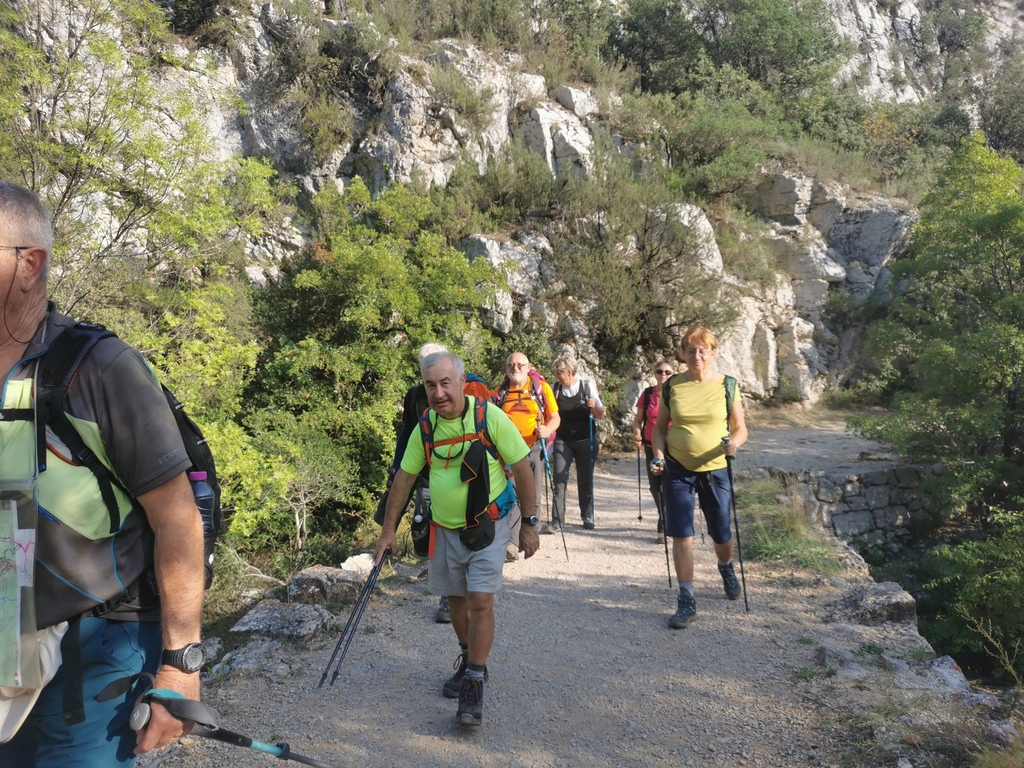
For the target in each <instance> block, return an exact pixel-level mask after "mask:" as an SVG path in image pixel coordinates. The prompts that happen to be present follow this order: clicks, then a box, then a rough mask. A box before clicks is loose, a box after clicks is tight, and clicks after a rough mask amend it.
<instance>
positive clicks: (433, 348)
mask: <svg viewBox="0 0 1024 768" xmlns="http://www.w3.org/2000/svg"><path fill="white" fill-rule="evenodd" d="M447 351H448V347H446V346H445V345H444V344H438V343H437V342H436V341H428V342H427V343H426V344H424V345H423V346H422V347H420V351H419V354H418V355H417V356H418V357H419V359H420V360H423V359H425V358H426V357H428V356H430V355H433V354H436V353H437V352H447Z"/></svg>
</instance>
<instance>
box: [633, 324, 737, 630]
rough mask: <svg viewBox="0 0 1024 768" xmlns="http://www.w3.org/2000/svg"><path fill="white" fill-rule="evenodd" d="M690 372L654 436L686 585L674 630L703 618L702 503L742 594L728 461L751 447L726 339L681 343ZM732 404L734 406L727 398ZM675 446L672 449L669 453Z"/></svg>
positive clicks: (674, 387)
mask: <svg viewBox="0 0 1024 768" xmlns="http://www.w3.org/2000/svg"><path fill="white" fill-rule="evenodd" d="M680 352H681V355H680V356H681V357H682V358H683V362H685V363H686V370H685V371H683V372H682V373H677V374H676V375H675V376H673V377H672V378H670V379H669V380H668V381H666V382H665V384H664V385H663V387H662V392H661V402H660V403H659V405H658V421H657V423H656V424H655V427H654V434H653V435H652V436H651V438H652V439H651V443H652V449H653V453H654V458H653V459H651V472H652V473H653V474H655V475H662V500H663V503H664V508H665V535H666V536H670V537H672V559H673V560H674V562H675V568H676V579H677V580H678V581H679V598H678V604H677V610H676V612H675V614H674V615H673V616H672V618H671V619H669V626H670V627H672V628H673V629H681V628H682V627H685V626H686V625H687V624H688V623H689V621H690V619H691V618H692V617H693V616H694V615H695V614H696V613H697V603H696V601H695V600H694V598H693V531H694V528H693V516H694V515H693V513H694V508H695V502H696V500H697V499H700V507H701V510H703V512H704V519H705V520H707V524H708V533H709V534H710V535H711V540H712V541H713V542H714V544H715V554H716V555H718V571H719V573H721V575H722V582H723V584H724V586H725V594H726V597H728V598H729V599H730V600H736V599H737V598H739V596H740V594H741V588H740V584H739V581H738V580H737V579H736V572H735V570H734V568H733V564H732V533H731V530H730V501H731V497H732V488H731V487H730V485H729V471H728V463H727V461H726V457H727V456H728V457H730V458H732V457H734V456H735V455H736V451H737V450H738V449H739V447H740V446H741V445H743V444H744V443H745V442H747V425H746V423H745V422H744V420H743V404H742V402H741V401H740V398H739V397H736V396H735V395H731V396H730V395H727V393H728V392H729V390H730V389H732V390H733V392H735V380H734V379H732V378H731V377H728V376H723V375H722V374H721V373H719V372H718V370H717V369H716V368H715V364H714V363H715V356H716V355H717V354H718V341H717V339H715V335H714V334H713V333H712V332H711V331H709V330H708V329H707V328H701V327H699V326H698V327H694V328H691V329H690V330H688V331H687V332H686V335H684V336H683V340H682V342H681V344H680ZM729 400H731V406H727V401H729ZM666 446H667V451H666Z"/></svg>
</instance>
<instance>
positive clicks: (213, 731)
mask: <svg viewBox="0 0 1024 768" xmlns="http://www.w3.org/2000/svg"><path fill="white" fill-rule="evenodd" d="M151 701H156V702H158V703H159V704H161V705H163V706H164V707H166V709H167V711H168V712H170V713H171V714H172V715H173V716H174V717H176V718H178V719H179V720H191V721H192V722H194V723H195V725H194V726H193V727H192V735H193V736H202V737H203V738H204V739H213V740H214V741H223V742H224V743H225V744H233V745H234V746H236V747H245V748H246V749H252V750H255V751H257V752H262V753H264V754H266V755H272V756H273V757H276V758H278V759H279V760H291V761H293V762H296V763H302V764H303V765H312V766H314V767H315V768H334V766H332V765H331V764H330V763H323V762H321V761H319V760H314V759H313V758H311V757H306V756H305V755H300V754H298V753H297V752H292V750H291V748H290V747H289V746H288V745H287V744H285V743H280V744H267V743H266V742H264V741H257V740H256V739H252V738H249V737H248V736H243V735H242V734H240V733H235V732H234V731H228V730H225V729H224V728H220V727H219V726H218V725H217V717H218V715H217V711H216V710H215V709H214V708H213V707H211V706H209V705H208V704H204V703H202V702H201V701H193V700H192V699H186V698H185V697H183V696H182V695H181V694H180V693H178V692H177V691H172V690H169V689H164V688H154V689H153V690H151V691H147V692H146V694H145V695H143V697H142V699H141V700H140V701H139V703H138V704H136V705H135V708H134V709H133V710H132V714H131V718H130V719H129V721H128V723H129V725H130V726H131V729H132V730H133V731H141V730H142V729H143V728H145V727H146V725H147V724H148V723H149V718H150V717H151V716H152V714H153V710H152V707H151V706H150V702H151Z"/></svg>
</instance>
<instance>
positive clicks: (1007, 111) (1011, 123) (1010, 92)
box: [978, 49, 1024, 163]
mask: <svg viewBox="0 0 1024 768" xmlns="http://www.w3.org/2000/svg"><path fill="white" fill-rule="evenodd" d="M978 111H979V116H980V118H981V129H982V130H983V131H984V132H985V136H986V137H987V138H988V142H989V146H991V147H992V148H993V149H995V150H996V151H998V152H1002V153H1004V154H1008V155H1010V156H1011V157H1012V158H1013V159H1014V160H1016V161H1017V162H1018V163H1024V57H1022V56H1021V52H1020V51H1019V50H1016V49H1014V50H1011V51H1010V52H1009V53H1008V54H1007V55H1005V56H1004V57H1003V58H1002V60H1001V61H1000V62H999V64H998V66H997V67H996V68H995V69H994V71H993V72H992V73H991V74H990V76H989V77H988V78H987V80H986V82H985V87H984V89H983V90H982V93H981V99H980V103H979V104H978Z"/></svg>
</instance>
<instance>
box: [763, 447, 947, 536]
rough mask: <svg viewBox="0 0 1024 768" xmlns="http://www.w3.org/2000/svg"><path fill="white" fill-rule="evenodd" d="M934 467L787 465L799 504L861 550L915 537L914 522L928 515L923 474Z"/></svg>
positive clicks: (777, 472)
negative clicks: (841, 469) (816, 467)
mask: <svg viewBox="0 0 1024 768" xmlns="http://www.w3.org/2000/svg"><path fill="white" fill-rule="evenodd" d="M933 471H934V470H933V469H931V468H924V467H917V466H912V465H905V464H903V465H901V464H893V465H889V466H884V467H881V468H877V469H871V470H868V471H865V472H830V471H826V470H799V471H792V470H781V469H772V470H769V473H770V474H772V475H774V476H776V477H782V478H783V479H784V481H786V482H787V483H788V485H789V487H790V488H791V489H792V491H793V493H792V496H793V498H794V500H795V502H796V503H800V504H802V505H803V506H804V509H805V510H806V512H807V517H808V519H810V520H812V521H814V522H816V523H817V524H818V525H820V526H821V527H822V528H824V529H825V530H826V531H827V532H829V533H831V534H832V535H834V536H835V537H836V538H838V539H840V540H841V541H845V542H849V543H851V544H853V545H854V546H856V547H857V548H858V549H860V550H861V551H869V550H873V549H882V550H884V551H893V550H895V549H898V548H899V547H900V546H901V545H902V544H903V543H904V542H905V541H906V540H907V539H908V538H909V536H910V528H911V526H912V525H913V524H914V523H915V522H917V521H919V520H923V519H924V518H926V517H927V516H928V509H927V507H926V502H925V499H924V497H923V495H922V494H921V492H920V487H921V480H922V478H923V477H924V476H925V475H927V474H930V473H932V472H933Z"/></svg>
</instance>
